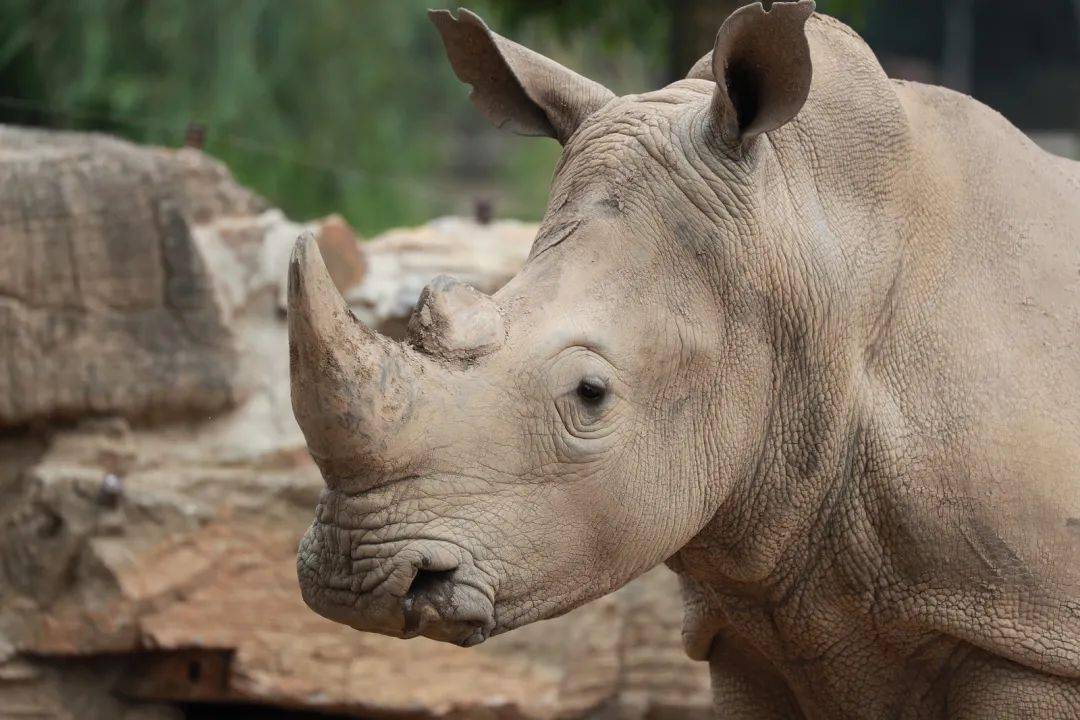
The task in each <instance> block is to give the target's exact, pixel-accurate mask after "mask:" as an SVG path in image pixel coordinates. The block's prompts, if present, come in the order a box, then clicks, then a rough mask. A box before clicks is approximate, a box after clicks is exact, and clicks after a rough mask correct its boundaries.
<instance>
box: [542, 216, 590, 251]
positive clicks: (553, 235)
mask: <svg viewBox="0 0 1080 720" xmlns="http://www.w3.org/2000/svg"><path fill="white" fill-rule="evenodd" d="M579 225H581V220H570V221H568V222H564V223H559V224H558V225H556V226H555V227H553V228H551V229H550V230H544V231H542V232H541V233H540V235H539V236H538V237H537V238H536V242H535V243H534V244H533V253H532V257H537V256H538V255H540V254H541V253H545V252H547V251H548V250H550V249H551V248H553V247H555V246H556V245H558V244H559V243H561V242H562V241H563V240H565V239H566V238H568V237H570V236H571V235H572V234H573V233H574V231H575V230H577V229H578V226H579Z"/></svg>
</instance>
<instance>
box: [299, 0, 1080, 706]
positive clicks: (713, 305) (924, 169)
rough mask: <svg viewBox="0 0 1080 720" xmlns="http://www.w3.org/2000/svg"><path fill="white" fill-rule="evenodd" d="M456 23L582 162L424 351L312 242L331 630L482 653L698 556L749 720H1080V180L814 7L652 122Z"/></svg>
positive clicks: (478, 56) (693, 612)
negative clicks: (524, 629) (497, 639)
mask: <svg viewBox="0 0 1080 720" xmlns="http://www.w3.org/2000/svg"><path fill="white" fill-rule="evenodd" d="M431 19H432V20H433V21H434V24H435V25H436V26H437V28H438V30H439V32H440V33H441V35H442V39H443V41H444V44H445V46H446V50H447V52H448V55H449V59H450V62H451V64H452V66H453V68H454V70H455V72H456V74H457V75H458V77H459V78H460V79H461V80H462V81H464V82H466V83H468V84H470V85H472V94H471V98H472V100H473V102H474V103H475V105H476V106H478V108H479V109H480V110H481V111H482V113H483V114H484V115H485V116H487V118H488V119H489V120H491V121H492V122H493V123H494V124H495V125H497V126H500V127H506V128H509V129H512V130H514V131H516V132H518V133H521V134H526V135H539V136H549V137H552V138H555V139H556V140H558V141H559V142H560V143H561V144H562V145H563V154H562V157H561V159H560V161H559V163H558V165H557V168H556V171H555V175H554V179H553V181H552V186H551V195H550V202H549V205H548V207H547V211H546V214H545V216H544V218H543V221H542V223H541V226H540V229H539V231H538V234H537V236H536V240H535V244H534V246H533V248H532V251H531V253H530V255H529V258H528V260H527V262H526V264H525V265H524V267H523V269H522V270H521V271H520V273H519V274H518V275H516V276H515V277H514V278H513V279H512V280H511V281H510V282H509V283H508V284H507V285H506V286H505V287H503V288H502V289H501V290H499V291H498V292H497V293H495V294H494V295H493V296H487V295H482V294H480V293H479V292H477V291H475V290H474V289H472V288H471V287H469V286H467V285H464V284H461V283H459V282H456V281H454V280H452V279H450V278H446V277H440V278H437V279H436V280H434V281H433V282H432V283H431V284H430V285H429V286H428V287H427V288H426V289H425V291H424V292H423V294H422V296H421V298H420V300H419V303H418V305H417V309H416V310H415V312H414V315H413V318H412V320H411V322H410V327H409V335H408V338H407V339H406V340H405V341H404V342H396V341H392V340H390V339H388V338H386V337H383V336H380V335H378V334H377V333H375V332H373V331H372V330H370V329H369V328H367V327H365V326H364V325H363V324H361V323H360V322H358V321H357V320H356V319H355V318H354V317H353V316H352V315H351V313H350V312H349V309H348V307H347V305H346V304H345V302H344V301H343V300H342V298H341V297H340V295H339V294H338V293H337V291H336V290H335V289H334V286H333V284H332V282H331V281H330V280H329V278H328V276H327V274H326V271H325V268H324V266H323V264H322V260H321V259H320V257H319V253H318V250H317V248H316V246H315V245H314V244H313V243H312V241H311V240H303V239H302V240H301V241H299V242H298V244H297V246H296V248H295V251H294V256H293V260H292V264H291V267H290V271H289V308H288V311H289V313H288V322H289V336H290V353H291V374H292V375H291V377H292V401H293V408H294V411H295V415H296V419H297V421H298V422H299V424H300V426H301V428H302V429H303V432H304V435H305V437H306V440H307V444H308V447H309V449H310V452H311V454H312V456H313V457H314V459H315V460H316V462H317V463H318V465H319V467H320V468H321V470H322V474H323V476H324V478H325V482H326V486H327V487H326V490H325V492H324V494H323V496H322V498H321V500H320V503H319V506H318V508H317V510H316V519H315V521H314V523H313V524H312V525H311V528H310V529H309V530H308V532H307V534H306V535H305V537H304V538H303V540H302V541H301V543H300V548H299V553H298V561H297V565H298V575H299V580H300V584H301V587H302V593H303V597H304V599H305V600H306V601H307V603H308V604H309V605H310V606H311V607H312V608H314V609H315V610H316V611H317V612H319V613H321V614H323V615H325V616H326V617H328V618H331V619H333V620H336V621H339V622H342V623H346V624H348V625H351V626H353V627H355V628H358V629H360V630H365V631H373V632H378V633H385V634H388V635H392V636H398V637H403V638H408V637H413V636H417V635H423V636H426V637H429V638H435V639H438V640H444V641H449V642H453V643H458V644H460V645H463V646H472V645H476V644H477V643H480V642H483V641H484V640H485V639H486V638H488V637H490V636H491V635H494V634H497V633H503V632H506V631H508V630H512V629H514V628H516V627H519V626H521V625H524V624H526V623H531V622H535V621H538V620H543V619H545V618H550V617H553V616H556V615H559V614H561V613H565V612H567V611H568V610H570V609H572V608H574V607H577V606H579V605H581V604H583V603H585V602H588V601H589V600H591V599H594V598H597V597H599V596H601V595H604V594H605V593H608V592H611V591H613V590H615V589H616V588H618V587H620V586H622V585H623V584H625V583H627V582H629V581H630V580H631V579H633V578H634V577H636V576H638V575H640V574H642V573H644V572H645V571H646V570H648V569H649V568H651V567H653V566H655V565H658V564H660V563H667V565H668V566H669V567H670V568H672V569H673V570H674V571H675V572H676V573H678V574H679V576H680V581H681V585H682V588H683V595H684V601H685V619H684V641H685V645H686V649H687V652H688V653H689V654H690V656H691V657H693V658H696V659H699V660H703V661H708V662H709V664H710V669H711V676H712V682H713V686H714V689H715V702H716V707H717V711H718V712H719V713H720V714H721V715H722V716H723V717H731V718H789V717H804V718H856V717H858V718H885V717H889V718H939V717H949V718H1001V717H1010V718H1014V717H1036V716H1038V717H1080V469H1078V468H1080V164H1078V163H1076V162H1073V161H1069V160H1065V159H1062V158H1058V157H1054V156H1052V155H1049V154H1047V153H1045V152H1043V151H1042V150H1040V149H1039V148H1038V147H1036V146H1035V145H1034V144H1033V143H1032V142H1030V141H1029V140H1028V139H1027V138H1026V137H1025V136H1024V135H1022V134H1021V133H1020V132H1019V131H1018V130H1017V129H1015V128H1014V127H1012V126H1011V125H1010V124H1009V123H1008V122H1007V121H1006V120H1005V119H1003V118H1002V117H1001V116H1000V115H998V114H997V113H995V112H994V111H992V110H990V109H988V108H987V107H985V106H983V105H981V104H980V103H978V102H976V101H974V100H973V99H971V98H969V97H966V96H964V95H961V94H958V93H955V92H951V91H949V90H946V89H942V88H939V87H931V86H928V85H922V84H918V83H911V82H900V81H895V80H890V79H889V78H888V77H886V75H885V73H884V72H883V71H882V68H881V66H880V65H879V63H878V62H877V60H876V59H875V57H874V54H873V53H872V52H871V50H870V49H869V48H868V47H867V45H866V44H865V43H864V42H863V41H862V40H861V39H860V38H859V36H858V35H857V34H856V33H855V32H853V31H852V30H851V29H849V28H848V27H846V26H844V25H843V24H841V23H840V22H838V21H836V20H833V19H830V18H828V17H823V16H820V15H817V14H814V5H813V3H812V2H809V1H807V0H803V1H802V2H786V3H785V2H775V3H772V4H771V5H770V7H769V8H768V9H766V8H765V7H763V6H762V5H761V4H760V3H758V4H754V5H748V6H746V7H744V8H742V9H740V10H738V11H737V12H735V13H734V14H733V15H731V16H730V17H729V18H728V19H727V21H726V22H725V23H724V24H723V26H722V27H721V28H720V30H719V33H718V34H717V37H716V44H715V46H714V48H713V50H712V52H711V53H710V54H709V55H707V56H706V57H704V58H702V59H701V60H700V61H699V62H698V63H697V64H696V65H695V66H694V67H693V68H692V69H691V70H690V73H689V75H688V76H687V77H686V78H685V79H683V80H679V81H677V82H675V83H672V84H671V85H668V86H667V87H665V88H663V89H661V90H657V91H655V92H648V93H644V94H640V95H628V96H623V97H616V96H615V95H614V94H613V93H612V92H611V91H609V90H608V89H606V88H605V87H603V86H602V85H600V84H598V83H596V82H593V81H591V80H588V79H586V78H584V77H581V76H580V75H577V74H575V73H574V72H572V71H570V70H568V69H566V68H564V67H562V66H561V65H559V64H557V63H555V62H554V61H552V60H550V59H547V58H545V57H543V56H541V55H539V54H536V53H534V52H532V51H530V50H528V49H526V48H524V47H521V46H519V45H517V44H515V43H513V42H511V41H510V40H507V39H505V38H503V37H500V36H499V35H497V34H495V33H494V32H492V31H491V30H490V29H488V27H487V26H486V25H485V24H484V22H483V21H482V20H481V19H480V18H479V17H477V16H476V15H474V14H472V13H470V12H468V11H466V10H460V11H459V13H458V14H457V15H456V16H455V15H454V14H452V13H450V12H448V11H433V12H432V13H431Z"/></svg>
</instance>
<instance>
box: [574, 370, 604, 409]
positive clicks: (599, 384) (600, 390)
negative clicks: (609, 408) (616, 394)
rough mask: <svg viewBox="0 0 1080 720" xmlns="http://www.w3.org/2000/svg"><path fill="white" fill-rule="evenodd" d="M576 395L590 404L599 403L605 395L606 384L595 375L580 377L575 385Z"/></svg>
mask: <svg viewBox="0 0 1080 720" xmlns="http://www.w3.org/2000/svg"><path fill="white" fill-rule="evenodd" d="M577 394H578V397H579V398H581V399H582V401H584V402H586V403H588V404H590V405H599V404H600V402H601V401H602V400H603V399H604V396H605V395H607V385H605V384H604V381H603V380H601V379H600V378H597V377H587V378H582V380H581V382H580V383H578V386H577Z"/></svg>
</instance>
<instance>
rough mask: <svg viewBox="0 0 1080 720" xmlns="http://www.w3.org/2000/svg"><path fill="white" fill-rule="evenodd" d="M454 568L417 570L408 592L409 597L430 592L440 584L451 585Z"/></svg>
mask: <svg viewBox="0 0 1080 720" xmlns="http://www.w3.org/2000/svg"><path fill="white" fill-rule="evenodd" d="M453 575H454V570H417V571H416V577H414V578H413V581H412V584H411V585H409V590H408V592H407V593H406V595H407V596H408V597H413V598H415V597H416V596H418V595H424V594H430V593H431V591H433V590H435V589H436V588H438V587H439V586H440V585H443V586H445V587H449V585H450V581H451V578H452V577H453Z"/></svg>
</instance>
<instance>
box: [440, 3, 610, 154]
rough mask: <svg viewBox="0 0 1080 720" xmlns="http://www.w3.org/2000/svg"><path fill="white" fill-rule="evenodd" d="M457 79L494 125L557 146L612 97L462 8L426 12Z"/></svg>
mask: <svg viewBox="0 0 1080 720" xmlns="http://www.w3.org/2000/svg"><path fill="white" fill-rule="evenodd" d="M428 17H429V18H431V22H432V23H434V24H435V27H436V28H438V30H439V34H440V35H442V39H443V44H444V45H445V46H446V55H447V57H449V58H450V64H451V65H452V66H453V68H454V72H455V73H456V74H457V76H458V78H459V79H460V80H461V81H462V82H464V83H468V84H470V85H472V86H473V89H472V92H471V93H470V94H469V98H470V99H471V100H472V101H473V104H474V105H476V107H477V108H478V109H479V110H480V112H481V113H483V114H484V116H485V117H486V118H487V119H488V120H490V121H491V122H492V123H493V124H494V125H495V126H496V127H500V128H501V127H506V128H509V129H510V130H513V131H514V132H516V133H518V134H519V135H539V136H546V137H553V138H555V139H557V140H558V141H559V142H560V143H562V144H564V145H565V144H566V141H567V140H568V139H569V138H570V136H571V135H573V134H574V131H575V130H577V128H578V126H579V125H581V122H582V120H584V119H585V118H586V117H587V116H588V115H590V114H591V113H593V112H594V111H596V110H597V109H599V108H600V107H601V106H602V105H604V103H606V102H607V101H608V100H611V99H612V98H614V97H615V95H614V93H612V92H611V91H610V90H608V89H607V88H605V87H604V86H603V85H600V84H599V83H596V82H593V81H592V80H589V79H588V78H584V77H582V76H581V75H578V74H577V73H575V72H574V71H572V70H569V69H567V68H565V67H563V66H562V65H560V64H559V63H557V62H555V61H554V60H551V59H549V58H546V57H544V56H543V55H540V54H539V53H535V52H533V51H532V50H529V49H527V48H524V47H522V46H521V45H518V44H517V43H515V42H512V41H510V40H507V39H506V38H504V37H501V36H500V35H497V34H495V33H494V32H492V31H491V30H490V29H488V26H487V25H485V24H484V21H483V20H481V19H480V17H479V16H478V15H476V14H474V13H471V12H469V11H468V10H465V9H464V8H462V9H461V10H459V11H458V17H457V18H455V17H454V16H453V15H452V14H451V13H450V11H449V10H430V11H428Z"/></svg>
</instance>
